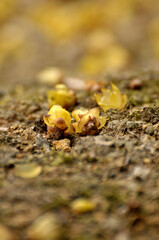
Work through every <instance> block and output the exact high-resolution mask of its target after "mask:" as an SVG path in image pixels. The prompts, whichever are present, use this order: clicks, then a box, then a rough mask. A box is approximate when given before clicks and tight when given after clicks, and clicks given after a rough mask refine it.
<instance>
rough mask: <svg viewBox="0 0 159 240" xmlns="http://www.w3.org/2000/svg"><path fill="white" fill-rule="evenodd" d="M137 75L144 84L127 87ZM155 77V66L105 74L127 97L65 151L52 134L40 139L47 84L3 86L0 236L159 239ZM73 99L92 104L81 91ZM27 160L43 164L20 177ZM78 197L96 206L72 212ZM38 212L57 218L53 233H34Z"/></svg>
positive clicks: (158, 130)
mask: <svg viewBox="0 0 159 240" xmlns="http://www.w3.org/2000/svg"><path fill="white" fill-rule="evenodd" d="M135 77H138V78H139V79H140V80H141V82H142V84H141V89H140V90H131V89H129V88H128V85H129V83H130V81H131V80H132V79H133V78H135ZM158 79H159V73H158V72H153V71H152V72H144V73H132V74H129V75H128V74H127V75H124V74H123V75H121V76H118V78H115V77H110V76H109V78H106V80H107V81H108V80H112V81H113V82H114V83H115V84H116V85H117V86H118V87H119V88H120V89H121V90H122V92H124V93H126V94H127V95H128V99H129V102H128V104H127V106H126V108H125V109H124V110H122V111H117V110H115V109H112V110H109V111H107V112H106V113H102V114H103V115H105V116H107V118H108V121H107V123H106V125H105V127H104V128H103V129H102V130H101V131H100V132H99V134H98V135H96V136H82V137H81V136H71V137H70V141H71V152H70V153H64V152H58V151H56V150H55V149H54V148H53V140H52V139H47V138H46V137H45V136H46V127H45V124H44V123H43V120H42V116H43V115H44V114H46V113H47V111H48V109H47V101H46V92H47V91H48V89H49V86H47V85H43V84H40V83H38V82H34V83H33V82H32V83H25V84H24V85H12V86H10V88H9V89H8V88H7V89H6V90H2V91H1V92H0V97H1V112H0V125H1V127H0V143H1V146H0V155H1V158H0V221H1V226H0V227H1V228H2V230H1V232H2V233H1V232H0V234H1V235H2V234H5V238H4V239H15V240H18V239H22V240H23V239H40V240H41V239H61V240H64V239H67V240H98V239H99V240H100V239H103V240H104V239H105V240H106V239H114V240H129V239H130V240H131V239H136V240H146V239H151V240H157V239H158V236H159V205H158V201H159V85H158V82H159V80H158ZM77 97H78V103H77V105H79V106H80V105H85V106H87V107H92V106H95V104H94V102H93V100H92V97H91V96H90V95H89V94H87V93H86V92H84V91H81V92H78V93H77ZM31 162H35V163H36V164H38V165H39V166H41V167H42V171H41V173H40V174H39V175H38V174H37V176H35V177H34V178H29V179H28V178H24V177H20V176H18V174H17V169H18V168H19V166H20V165H23V164H24V163H31ZM78 198H84V199H88V200H89V201H90V202H93V203H94V204H95V208H94V209H93V210H92V211H88V212H86V213H77V212H76V211H74V210H73V208H72V202H73V201H74V200H76V199H78ZM46 213H49V214H50V215H45V214H46ZM39 216H44V218H47V216H51V217H52V218H53V219H54V221H53V222H51V228H52V229H55V230H54V233H55V234H54V236H52V237H51V238H49V237H48V236H47V235H46V236H47V238H46V237H43V236H41V237H39V238H38V237H35V235H36V234H33V230H32V228H31V226H34V223H35V220H36V219H38V218H39ZM5 227H6V228H5ZM38 227H39V229H40V228H41V227H40V225H39V226H38V224H37V227H36V228H37V229H38ZM47 227H48V224H46V226H45V227H44V228H45V229H47ZM48 228H49V227H48ZM48 231H49V230H48ZM2 236H3V235H2ZM7 237H8V238H7ZM1 239H2V238H1Z"/></svg>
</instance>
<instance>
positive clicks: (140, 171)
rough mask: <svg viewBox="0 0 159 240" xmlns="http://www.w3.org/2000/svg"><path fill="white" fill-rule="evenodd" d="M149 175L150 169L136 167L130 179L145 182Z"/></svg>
mask: <svg viewBox="0 0 159 240" xmlns="http://www.w3.org/2000/svg"><path fill="white" fill-rule="evenodd" d="M149 174H150V169H148V168H146V167H143V166H137V167H135V168H134V171H133V174H132V177H133V178H134V179H139V180H145V179H146V178H147V177H148V176H149Z"/></svg>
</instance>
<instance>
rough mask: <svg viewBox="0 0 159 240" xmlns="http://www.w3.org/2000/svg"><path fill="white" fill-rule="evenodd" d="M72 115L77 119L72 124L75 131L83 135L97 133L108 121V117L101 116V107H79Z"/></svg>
mask: <svg viewBox="0 0 159 240" xmlns="http://www.w3.org/2000/svg"><path fill="white" fill-rule="evenodd" d="M72 117H73V118H74V119H75V120H76V122H74V123H73V124H72V125H73V126H74V128H75V132H76V133H81V134H83V135H86V134H89V135H94V134H96V133H97V132H98V130H99V129H100V128H102V127H103V126H104V125H105V123H106V118H105V117H100V116H99V108H92V109H90V110H88V109H77V110H74V111H73V112H72Z"/></svg>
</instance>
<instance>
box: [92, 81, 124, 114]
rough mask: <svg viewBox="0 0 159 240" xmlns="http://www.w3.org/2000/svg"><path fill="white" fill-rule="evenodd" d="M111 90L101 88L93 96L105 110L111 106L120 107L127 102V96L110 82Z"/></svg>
mask: <svg viewBox="0 0 159 240" xmlns="http://www.w3.org/2000/svg"><path fill="white" fill-rule="evenodd" d="M111 88H112V89H111V90H110V89H106V88H102V89H101V93H95V94H94V98H95V101H96V103H97V104H98V105H99V106H100V107H101V108H102V109H103V111H107V110H108V109H111V108H117V109H122V108H124V107H125V105H126V103H127V96H126V95H125V94H123V93H121V92H120V90H119V89H118V88H117V87H116V86H115V85H114V84H113V83H111Z"/></svg>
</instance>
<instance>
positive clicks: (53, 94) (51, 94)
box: [47, 84, 76, 109]
mask: <svg viewBox="0 0 159 240" xmlns="http://www.w3.org/2000/svg"><path fill="white" fill-rule="evenodd" d="M47 97H48V103H49V107H52V106H53V105H55V104H58V105H61V106H62V107H63V108H65V109H69V108H70V107H73V106H74V105H75V103H76V95H75V93H74V91H73V90H70V89H68V88H67V87H66V85H64V84H57V85H56V86H55V90H50V91H48V93H47Z"/></svg>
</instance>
